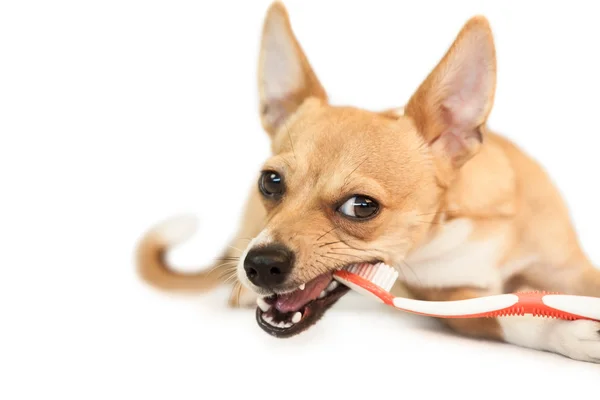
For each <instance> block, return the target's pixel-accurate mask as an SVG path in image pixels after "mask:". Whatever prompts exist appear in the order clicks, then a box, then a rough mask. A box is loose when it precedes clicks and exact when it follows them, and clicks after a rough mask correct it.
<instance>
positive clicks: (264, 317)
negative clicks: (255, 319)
mask: <svg viewBox="0 0 600 400" xmlns="http://www.w3.org/2000/svg"><path fill="white" fill-rule="evenodd" d="M262 318H263V319H264V320H265V321H267V322H268V323H269V324H270V323H272V322H273V317H271V316H269V315H265V314H263V316H262Z"/></svg>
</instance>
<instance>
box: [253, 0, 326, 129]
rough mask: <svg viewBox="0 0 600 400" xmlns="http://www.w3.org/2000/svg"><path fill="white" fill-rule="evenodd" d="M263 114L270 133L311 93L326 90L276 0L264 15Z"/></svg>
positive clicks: (260, 72)
mask: <svg viewBox="0 0 600 400" xmlns="http://www.w3.org/2000/svg"><path fill="white" fill-rule="evenodd" d="M258 89H259V95H260V114H261V122H262V125H263V127H264V129H265V130H266V131H267V132H268V133H269V135H270V136H271V137H273V136H274V135H275V132H277V130H278V129H279V127H280V126H281V125H282V124H283V123H284V122H285V120H286V119H287V118H288V117H289V116H290V115H291V114H293V113H294V112H295V111H296V110H297V109H298V107H300V106H301V105H302V103H303V102H304V101H305V100H306V99H308V98H309V97H316V98H319V99H320V100H322V101H324V102H326V101H327V94H326V93H325V90H324V89H323V87H322V86H321V83H320V82H319V79H318V78H317V76H316V75H315V73H314V71H313V70H312V68H311V66H310V64H309V62H308V59H307V57H306V55H305V54H304V52H303V51H302V48H301V47H300V44H299V43H298V40H297V39H296V37H295V35H294V32H293V31H292V27H291V24H290V19H289V16H288V13H287V10H286V9H285V7H284V6H283V4H282V3H280V2H278V1H277V2H275V3H273V4H272V5H271V6H270V7H269V10H268V11H267V15H266V18H265V22H264V25H263V31H262V40H261V47H260V56H259V65H258Z"/></svg>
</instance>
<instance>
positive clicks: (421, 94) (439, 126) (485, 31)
mask: <svg viewBox="0 0 600 400" xmlns="http://www.w3.org/2000/svg"><path fill="white" fill-rule="evenodd" d="M495 89H496V51H495V46H494V41H493V37H492V31H491V29H490V26H489V24H488V21H487V20H486V19H485V18H484V17H481V16H477V17H474V18H472V19H470V20H469V21H468V22H467V23H466V24H465V25H464V27H463V28H462V30H461V31H460V33H459V34H458V36H457V38H456V40H455V41H454V43H453V44H452V45H451V46H450V48H449V50H448V51H447V53H446V54H445V56H444V57H443V58H442V59H441V61H440V62H439V64H438V65H437V66H436V68H435V69H434V70H433V71H432V72H431V73H430V74H429V76H428V77H427V78H426V79H425V81H424V82H423V83H422V84H421V86H420V87H419V88H418V89H417V91H416V93H415V94H414V95H413V96H412V98H411V99H410V100H409V102H408V104H407V106H406V115H408V116H410V117H412V118H413V119H414V121H415V123H416V125H417V128H418V129H419V131H420V132H421V134H422V135H423V136H424V139H425V140H426V142H427V143H429V144H430V145H431V146H432V151H433V152H434V154H435V155H436V156H438V157H442V159H443V160H444V161H446V162H447V164H446V165H448V166H450V167H451V168H458V167H460V166H462V165H463V164H464V163H465V162H466V161H467V160H469V159H470V158H471V157H472V156H473V155H474V154H475V153H476V152H477V151H478V150H479V148H480V145H481V142H482V140H483V139H484V138H483V132H482V131H483V130H484V128H485V123H486V121H487V118H488V115H489V113H490V111H491V108H492V104H493V101H494V93H495Z"/></svg>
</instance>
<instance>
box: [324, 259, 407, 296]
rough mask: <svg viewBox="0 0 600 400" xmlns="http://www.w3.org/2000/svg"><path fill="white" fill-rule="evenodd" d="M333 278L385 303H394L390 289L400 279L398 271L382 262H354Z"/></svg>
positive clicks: (337, 272) (335, 273)
mask: <svg viewBox="0 0 600 400" xmlns="http://www.w3.org/2000/svg"><path fill="white" fill-rule="evenodd" d="M333 278H334V279H335V280H337V281H338V282H340V283H342V284H344V285H346V286H348V287H349V288H351V289H353V290H355V291H357V292H359V293H362V294H367V295H370V296H371V297H374V298H376V299H377V300H379V301H381V302H383V303H385V304H389V305H391V304H393V299H394V296H392V295H391V294H390V293H389V291H390V290H391V289H392V287H393V286H394V283H395V282H396V280H397V279H398V271H397V270H396V269H395V268H393V267H390V266H389V265H386V264H384V263H382V262H380V263H377V264H368V263H361V264H353V265H350V266H348V267H346V268H344V269H341V270H339V271H336V272H334V274H333Z"/></svg>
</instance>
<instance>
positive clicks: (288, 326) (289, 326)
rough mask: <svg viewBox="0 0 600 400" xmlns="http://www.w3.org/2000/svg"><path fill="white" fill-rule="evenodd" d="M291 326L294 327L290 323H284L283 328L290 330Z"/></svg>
mask: <svg viewBox="0 0 600 400" xmlns="http://www.w3.org/2000/svg"><path fill="white" fill-rule="evenodd" d="M292 325H294V324H292V323H291V322H286V323H285V325H284V326H283V327H284V328H291V327H292Z"/></svg>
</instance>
